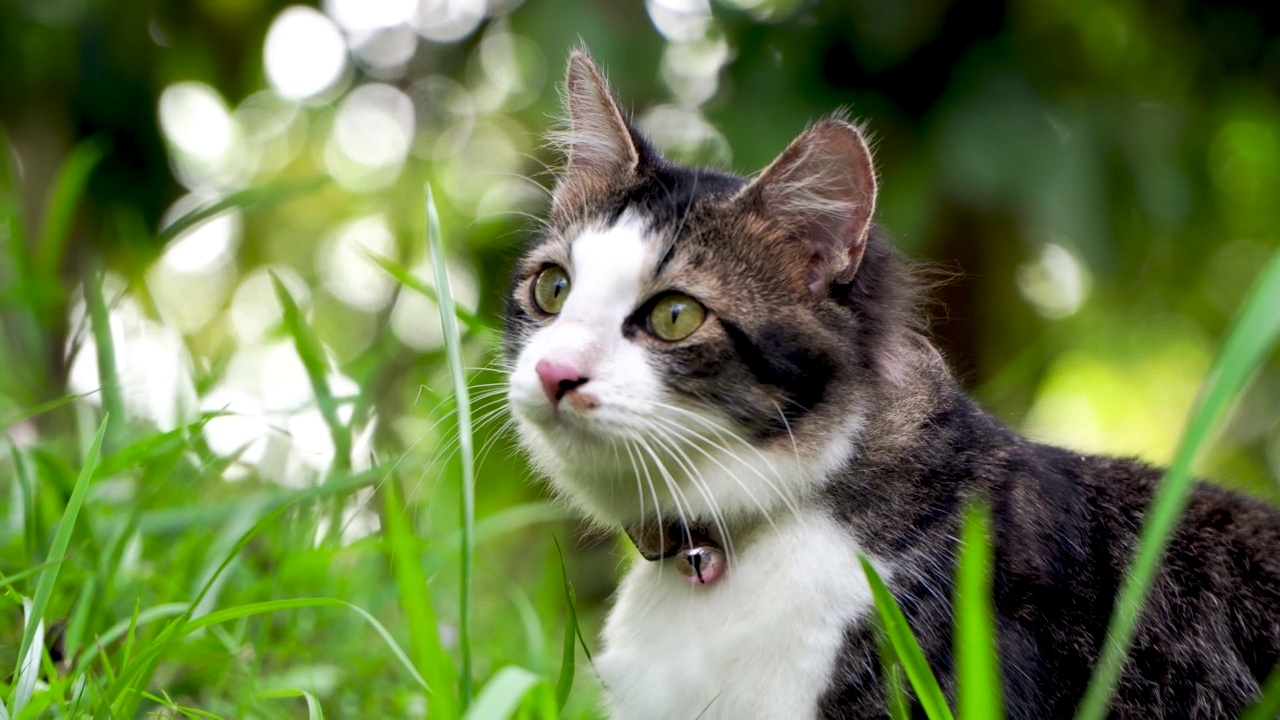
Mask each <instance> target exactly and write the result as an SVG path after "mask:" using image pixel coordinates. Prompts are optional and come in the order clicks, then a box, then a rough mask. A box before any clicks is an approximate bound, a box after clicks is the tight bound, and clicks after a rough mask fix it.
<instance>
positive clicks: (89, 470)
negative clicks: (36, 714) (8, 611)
mask: <svg viewBox="0 0 1280 720" xmlns="http://www.w3.org/2000/svg"><path fill="white" fill-rule="evenodd" d="M110 419H111V417H110V416H109V415H108V416H107V417H104V418H103V419H102V423H101V424H100V425H98V433H97V434H96V435H95V436H94V438H93V443H92V444H91V445H90V446H89V453H88V455H87V456H86V457H85V461H84V465H83V466H82V467H81V468H80V475H79V476H78V477H77V478H76V484H75V486H74V488H73V489H72V491H71V497H70V499H68V500H67V507H66V509H65V510H63V512H62V520H61V521H59V522H58V531H57V532H56V533H55V534H54V536H53V545H51V546H50V547H49V554H48V560H46V562H47V563H53V564H52V565H51V566H50V567H48V568H46V569H45V570H42V571H41V572H40V579H39V580H37V581H36V594H35V598H34V599H33V600H32V602H31V611H30V613H29V614H28V617H27V622H26V628H25V630H24V631H23V633H22V644H21V645H20V646H19V649H18V667H17V668H16V669H15V670H14V675H15V676H16V677H17V678H19V682H18V683H17V684H15V686H14V688H13V692H12V694H11V696H10V701H9V709H10V710H12V711H13V714H14V715H17V714H18V713H19V712H20V711H21V710H22V705H23V704H25V700H24V701H23V703H22V704H19V703H18V702H17V694H18V690H19V686H21V684H22V682H21V679H22V677H23V675H24V672H35V668H34V667H30V666H28V664H27V660H28V657H29V653H30V651H31V649H32V647H33V644H34V643H35V638H36V634H37V632H38V630H39V627H40V624H41V623H42V622H43V620H44V613H45V610H46V609H47V608H48V606H49V599H50V598H51V597H52V596H53V586H54V584H55V583H56V582H57V581H58V571H59V570H61V569H62V563H60V562H58V563H55V562H54V560H55V559H57V558H61V557H64V556H65V555H66V554H67V546H68V545H70V544H71V532H72V531H73V530H74V529H75V526H76V518H77V517H79V516H80V507H81V506H82V505H83V504H84V498H85V495H87V494H88V492H89V481H90V480H91V479H92V478H93V474H94V471H95V470H97V468H98V455H99V453H100V452H101V451H102V439H103V437H104V436H105V435H106V433H107V424H108V422H109V421H110ZM36 647H37V648H38V647H40V646H38V645H37V646H36Z"/></svg>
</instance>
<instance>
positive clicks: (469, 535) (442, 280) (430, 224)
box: [426, 185, 476, 708]
mask: <svg viewBox="0 0 1280 720" xmlns="http://www.w3.org/2000/svg"><path fill="white" fill-rule="evenodd" d="M426 193H427V247H428V249H430V251H431V269H432V270H433V271H434V273H435V284H436V301H437V303H436V304H437V305H438V306H439V308H440V325H441V327H442V328H443V329H444V346H445V351H446V354H447V356H448V358H449V374H450V376H451V377H452V378H453V394H454V398H455V401H456V404H457V408H458V454H459V456H460V457H461V460H462V508H461V509H462V582H461V586H462V587H461V595H462V597H461V600H460V603H459V613H458V644H459V645H460V646H461V649H462V672H461V675H462V677H461V678H460V679H459V683H460V685H461V687H460V695H461V697H462V706H463V708H465V707H466V706H467V703H468V701H469V700H470V698H471V574H472V563H473V558H474V557H475V522H476V464H475V463H476V459H475V443H474V442H473V439H472V426H471V394H470V389H469V388H468V386H467V376H466V371H465V369H464V365H463V364H462V337H461V334H460V333H459V332H458V316H457V309H456V308H455V306H454V302H453V295H452V294H451V293H450V291H449V274H448V263H447V262H446V260H445V254H444V238H443V237H441V233H440V215H439V213H437V212H436V203H435V199H434V198H432V196H431V186H430V185H428V186H426Z"/></svg>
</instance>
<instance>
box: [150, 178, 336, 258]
mask: <svg viewBox="0 0 1280 720" xmlns="http://www.w3.org/2000/svg"><path fill="white" fill-rule="evenodd" d="M329 182H330V180H329V178H328V177H316V178H311V179H309V180H302V181H300V182H290V183H280V184H276V185H263V186H260V187H253V188H249V189H247V190H241V191H240V192H236V193H232V194H231V195H228V196H227V197H225V198H222V199H221V200H218V201H216V202H212V203H209V204H208V205H202V206H200V207H198V208H196V209H194V210H192V211H191V212H189V213H187V214H186V215H183V216H182V217H180V218H178V219H177V220H174V221H173V222H171V223H169V224H168V225H166V226H165V228H164V229H163V230H161V231H160V232H159V233H157V234H156V239H157V240H159V241H160V242H162V243H167V242H169V241H170V240H173V239H174V238H176V237H178V236H179V235H181V234H182V233H184V232H186V231H187V230H190V229H191V228H193V227H195V226H196V225H198V224H200V223H202V222H204V221H205V220H208V219H209V218H212V217H214V216H216V215H219V214H221V213H224V212H226V211H228V210H233V209H238V210H250V209H255V208H260V207H270V206H272V205H279V204H281V203H285V202H288V201H290V200H294V199H297V198H300V197H304V196H306V195H310V194H311V193H314V192H316V191H317V190H319V189H320V188H322V187H324V186H325V185H328V184H329Z"/></svg>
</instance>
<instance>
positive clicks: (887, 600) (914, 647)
mask: <svg viewBox="0 0 1280 720" xmlns="http://www.w3.org/2000/svg"><path fill="white" fill-rule="evenodd" d="M858 561H859V562H861V563H862V571H863V572H864V573H866V576H867V583H868V584H870V585H871V594H872V595H873V596H874V597H875V601H876V609H877V610H878V611H879V612H880V622H881V623H882V624H883V625H884V631H885V634H886V635H887V636H888V637H889V642H890V644H892V645H893V650H894V652H895V653H897V655H898V660H899V661H900V662H901V663H902V668H903V670H905V671H906V673H907V679H908V680H910V681H911V687H912V688H913V689H914V690H915V691H916V697H917V698H919V700H920V706H921V707H922V708H924V712H925V714H926V715H928V716H929V718H931V720H954V718H953V716H952V714H951V709H950V708H949V707H947V698H946V695H944V694H943V692H942V688H941V687H940V686H939V685H938V679H937V678H935V677H934V675H933V671H932V670H930V669H929V663H928V661H927V660H925V658H924V652H923V651H922V650H921V649H920V644H919V643H917V642H916V638H915V636H914V635H912V634H911V627H910V626H909V625H908V624H907V618H906V616H905V615H903V614H902V608H900V607H898V601H897V600H894V599H893V594H892V593H890V592H889V588H888V586H886V585H885V584H884V580H881V579H880V574H879V573H877V572H876V569H875V568H874V567H873V566H872V565H871V562H870V561H868V560H867V558H865V557H863V556H861V555H859V556H858Z"/></svg>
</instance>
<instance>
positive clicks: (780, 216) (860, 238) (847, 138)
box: [739, 118, 876, 295]
mask: <svg viewBox="0 0 1280 720" xmlns="http://www.w3.org/2000/svg"><path fill="white" fill-rule="evenodd" d="M739 201H740V202H744V203H747V204H748V206H749V207H751V208H752V209H754V210H755V211H756V212H760V213H762V214H763V215H764V216H765V217H769V218H773V219H775V220H777V221H779V222H781V223H782V224H783V226H784V227H785V228H786V229H787V231H788V232H789V233H790V235H791V238H789V239H790V240H791V241H792V242H796V243H797V244H798V249H799V250H800V251H802V252H805V253H806V254H807V256H806V258H805V259H806V261H807V266H806V267H807V270H806V277H805V282H806V284H807V286H808V288H809V291H810V292H811V293H813V294H814V295H823V294H825V293H826V292H827V288H828V287H829V286H830V285H831V284H832V283H837V282H849V281H850V280H852V279H853V277H854V275H856V274H857V272H858V266H859V265H860V264H861V263H862V254H863V252H864V251H865V250H866V248H867V237H868V235H869V234H870V231H871V215H872V213H873V212H874V211H875V207H876V173H875V167H874V166H873V165H872V162H871V149H870V148H869V147H868V146H867V141H866V139H865V138H864V137H863V136H862V133H861V132H860V131H859V130H858V128H856V127H854V126H853V125H851V124H850V123H848V122H845V121H844V120H840V119H836V118H830V119H827V120H823V121H821V122H819V123H817V124H815V125H813V126H812V127H810V128H809V129H808V130H805V131H804V132H803V133H801V134H800V136H799V137H797V138H796V139H795V140H793V141H791V144H790V145H789V146H788V147H787V149H786V150H784V151H783V152H782V154H781V155H779V156H778V157H777V159H775V160H774V161H773V163H772V164H770V165H769V167H767V168H765V170H764V172H762V173H760V176H759V177H757V178H756V179H755V181H753V182H752V183H751V184H750V185H748V186H747V187H746V188H744V189H743V190H742V191H741V192H740V193H739Z"/></svg>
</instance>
